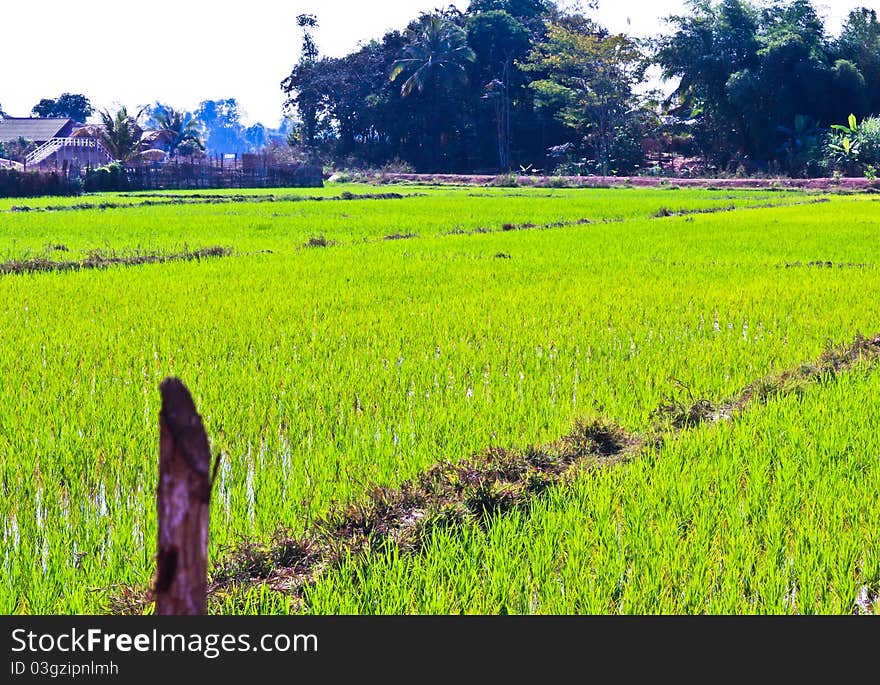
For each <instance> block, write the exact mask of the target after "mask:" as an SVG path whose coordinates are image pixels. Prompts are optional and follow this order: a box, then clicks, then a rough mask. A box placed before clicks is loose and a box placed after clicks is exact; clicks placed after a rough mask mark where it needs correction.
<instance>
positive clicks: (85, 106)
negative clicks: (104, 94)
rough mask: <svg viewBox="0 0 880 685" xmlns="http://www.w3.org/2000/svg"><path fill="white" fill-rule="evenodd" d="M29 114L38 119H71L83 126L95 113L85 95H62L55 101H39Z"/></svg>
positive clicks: (47, 99)
mask: <svg viewBox="0 0 880 685" xmlns="http://www.w3.org/2000/svg"><path fill="white" fill-rule="evenodd" d="M31 113H32V114H34V115H35V116H38V117H40V118H51V117H58V118H64V119H73V120H74V121H78V122H79V123H81V124H84V123H85V122H86V119H88V118H89V117H90V116H91V115H92V114H94V113H95V108H94V107H92V103H91V102H89V99H88V98H87V97H86V96H85V95H79V94H71V93H64V94H63V95H61V96H60V97H59V98H58V99H56V100H52V99H49V98H44V99H42V100H40V101H39V102H38V103H37V104H36V105H34V108H33V109H32V110H31Z"/></svg>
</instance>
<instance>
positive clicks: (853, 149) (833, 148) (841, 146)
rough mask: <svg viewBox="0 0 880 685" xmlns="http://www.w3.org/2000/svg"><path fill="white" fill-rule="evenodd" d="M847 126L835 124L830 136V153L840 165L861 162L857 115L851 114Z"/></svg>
mask: <svg viewBox="0 0 880 685" xmlns="http://www.w3.org/2000/svg"><path fill="white" fill-rule="evenodd" d="M847 124H848V125H847V126H841V125H840V124H834V125H833V126H832V127H831V130H832V132H831V134H830V135H829V136H828V152H829V153H830V155H831V157H832V158H833V159H834V161H835V162H836V163H838V164H846V163H854V162H858V161H859V148H860V146H859V141H858V135H859V123H858V121H857V120H856V115H855V114H850V115H849V119H848V120H847Z"/></svg>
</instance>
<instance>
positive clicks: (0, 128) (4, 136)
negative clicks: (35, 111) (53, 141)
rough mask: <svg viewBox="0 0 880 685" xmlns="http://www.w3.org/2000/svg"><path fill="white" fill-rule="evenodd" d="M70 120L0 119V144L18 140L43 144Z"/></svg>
mask: <svg viewBox="0 0 880 685" xmlns="http://www.w3.org/2000/svg"><path fill="white" fill-rule="evenodd" d="M69 121H70V119H24V118H22V119H19V118H16V117H9V118H7V119H0V143H8V142H11V141H13V140H18V139H19V138H25V139H27V140H33V141H39V142H43V141H46V140H49V139H50V138H54V137H55V136H56V134H57V133H58V132H59V131H60V130H61V129H63V128H64V127H65V126H66V125H67V124H68V122H69Z"/></svg>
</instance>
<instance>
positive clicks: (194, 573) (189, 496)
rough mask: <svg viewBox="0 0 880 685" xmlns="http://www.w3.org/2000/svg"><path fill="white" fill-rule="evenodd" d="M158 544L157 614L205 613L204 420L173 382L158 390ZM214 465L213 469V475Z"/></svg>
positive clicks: (207, 483)
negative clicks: (160, 398) (159, 409)
mask: <svg viewBox="0 0 880 685" xmlns="http://www.w3.org/2000/svg"><path fill="white" fill-rule="evenodd" d="M159 391H160V393H161V395H162V409H161V411H160V412H159V484H158V486H157V488H156V509H157V513H158V519H159V540H158V546H157V550H156V577H155V580H154V583H153V594H154V597H155V600H156V609H155V611H156V614H157V615H192V614H204V613H206V611H207V588H208V513H209V503H210V498H211V481H212V475H213V474H212V473H211V451H210V447H209V446H208V436H207V435H206V433H205V428H204V425H203V424H202V417H201V416H199V414H198V412H197V411H196V406H195V404H194V403H193V400H192V396H191V395H190V393H189V390H187V388H186V386H185V385H184V384H183V383H182V382H181V381H180V380H178V379H177V378H166V379H165V380H164V381H162V383H161V384H160V386H159ZM216 467H217V463H216V462H215V464H214V473H216Z"/></svg>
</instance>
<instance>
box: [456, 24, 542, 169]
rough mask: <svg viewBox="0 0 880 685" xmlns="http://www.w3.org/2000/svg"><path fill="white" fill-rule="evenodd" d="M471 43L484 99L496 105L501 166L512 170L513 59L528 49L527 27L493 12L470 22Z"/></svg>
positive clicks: (499, 161) (469, 34) (521, 55)
mask: <svg viewBox="0 0 880 685" xmlns="http://www.w3.org/2000/svg"><path fill="white" fill-rule="evenodd" d="M468 42H469V43H470V44H471V45H473V46H474V53H475V57H476V59H475V62H476V65H477V66H476V70H477V73H478V75H479V77H480V81H481V82H482V83H484V84H485V86H484V94H483V99H485V100H488V101H490V102H492V103H493V104H494V109H495V121H496V135H497V138H498V165H499V167H500V169H501V170H502V171H509V170H510V143H511V130H510V118H511V72H512V71H513V70H514V60H517V59H520V58H523V57H525V55H526V53H527V52H528V50H529V32H528V30H527V29H526V27H525V26H524V25H523V24H521V23H520V22H519V21H517V20H516V19H514V17H513V16H511V15H510V14H508V13H507V12H506V11H504V10H490V11H488V12H481V13H480V14H476V15H474V16H472V17H471V18H470V19H469V21H468Z"/></svg>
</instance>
